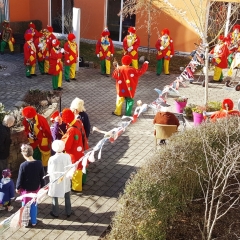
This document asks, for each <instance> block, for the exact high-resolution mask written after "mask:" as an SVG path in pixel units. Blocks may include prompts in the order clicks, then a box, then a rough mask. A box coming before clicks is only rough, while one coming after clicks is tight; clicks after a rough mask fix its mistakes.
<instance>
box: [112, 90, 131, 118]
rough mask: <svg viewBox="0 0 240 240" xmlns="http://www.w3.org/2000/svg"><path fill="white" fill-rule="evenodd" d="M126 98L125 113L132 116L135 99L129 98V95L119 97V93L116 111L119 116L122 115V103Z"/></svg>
mask: <svg viewBox="0 0 240 240" xmlns="http://www.w3.org/2000/svg"><path fill="white" fill-rule="evenodd" d="M124 100H125V101H126V110H125V115H126V116H132V108H133V104H134V99H133V98H129V97H125V98H124V97H119V96H118V95H117V100H116V109H115V111H114V113H115V114H116V115H118V116H121V115H122V105H123V103H124Z"/></svg>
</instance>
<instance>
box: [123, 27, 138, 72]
mask: <svg viewBox="0 0 240 240" xmlns="http://www.w3.org/2000/svg"><path fill="white" fill-rule="evenodd" d="M128 33H129V34H128V35H127V36H126V37H125V38H124V39H123V51H124V55H129V56H130V57H131V59H132V66H133V67H134V68H136V69H138V48H139V46H140V38H139V37H138V36H137V35H136V29H135V27H129V28H128Z"/></svg>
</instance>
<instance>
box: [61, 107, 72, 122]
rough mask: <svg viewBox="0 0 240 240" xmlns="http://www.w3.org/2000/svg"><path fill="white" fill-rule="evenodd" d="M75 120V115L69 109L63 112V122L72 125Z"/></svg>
mask: <svg viewBox="0 0 240 240" xmlns="http://www.w3.org/2000/svg"><path fill="white" fill-rule="evenodd" d="M74 119H75V116H74V113H73V112H72V111H71V110H70V109H69V108H65V109H63V111H62V120H63V122H65V123H71V122H72V121H73V120H74Z"/></svg>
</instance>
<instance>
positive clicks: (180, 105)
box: [175, 101, 187, 113]
mask: <svg viewBox="0 0 240 240" xmlns="http://www.w3.org/2000/svg"><path fill="white" fill-rule="evenodd" d="M186 105H187V101H186V102H176V101H175V109H176V112H177V113H183V109H184V108H185V107H186Z"/></svg>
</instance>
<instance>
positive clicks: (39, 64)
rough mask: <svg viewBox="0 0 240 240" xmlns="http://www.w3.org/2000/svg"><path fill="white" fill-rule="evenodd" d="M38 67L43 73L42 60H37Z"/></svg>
mask: <svg viewBox="0 0 240 240" xmlns="http://www.w3.org/2000/svg"><path fill="white" fill-rule="evenodd" d="M38 69H39V71H40V73H41V74H43V73H44V61H38Z"/></svg>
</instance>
